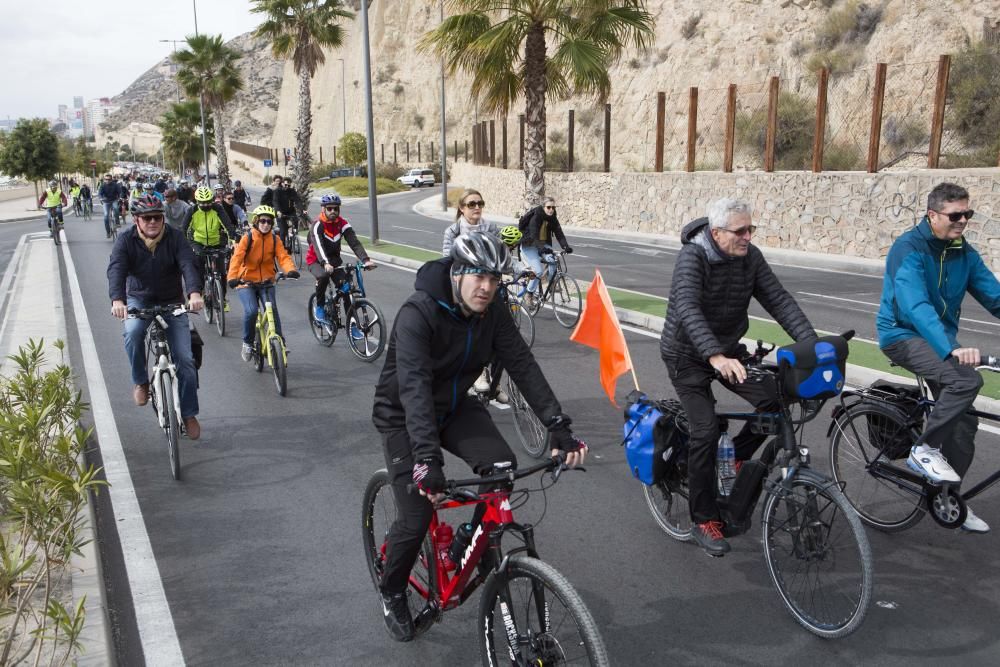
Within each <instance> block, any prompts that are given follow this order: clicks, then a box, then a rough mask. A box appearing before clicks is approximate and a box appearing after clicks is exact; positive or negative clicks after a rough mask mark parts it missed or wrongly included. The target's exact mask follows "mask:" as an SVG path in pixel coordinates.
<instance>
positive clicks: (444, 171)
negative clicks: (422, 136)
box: [441, 0, 458, 211]
mask: <svg viewBox="0 0 1000 667" xmlns="http://www.w3.org/2000/svg"><path fill="white" fill-rule="evenodd" d="M441 23H444V0H441ZM444 71H445V60H444V56H443V55H442V56H441V210H442V211H447V210H448V137H447V136H445V133H446V128H445V109H447V107H446V106H445V105H444ZM455 157H456V158H457V157H458V156H457V155H456V156H455Z"/></svg>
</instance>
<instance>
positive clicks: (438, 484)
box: [413, 459, 445, 495]
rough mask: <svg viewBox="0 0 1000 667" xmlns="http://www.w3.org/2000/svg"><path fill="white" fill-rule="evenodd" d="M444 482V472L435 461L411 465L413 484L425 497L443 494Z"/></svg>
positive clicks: (424, 461) (429, 460)
mask: <svg viewBox="0 0 1000 667" xmlns="http://www.w3.org/2000/svg"><path fill="white" fill-rule="evenodd" d="M444 482H445V479H444V470H442V469H441V463H440V462H439V461H438V460H437V459H424V460H422V461H417V462H416V463H414V464H413V483H414V484H416V485H417V488H418V489H420V490H421V491H423V492H424V493H426V494H427V495H432V494H435V493H441V492H443V491H444Z"/></svg>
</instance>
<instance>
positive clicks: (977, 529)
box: [962, 506, 990, 533]
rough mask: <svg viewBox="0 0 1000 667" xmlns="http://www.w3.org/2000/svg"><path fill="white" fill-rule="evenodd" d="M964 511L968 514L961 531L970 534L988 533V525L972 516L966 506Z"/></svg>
mask: <svg viewBox="0 0 1000 667" xmlns="http://www.w3.org/2000/svg"><path fill="white" fill-rule="evenodd" d="M965 509H966V510H967V511H968V514H967V515H966V516H965V523H963V524H962V530H965V531H968V532H970V533H988V532H990V525H989V524H988V523H986V522H985V521H983V520H982V519H980V518H979V517H978V516H976V515H975V514H973V513H972V508H971V507H968V506H967V507H966V508H965Z"/></svg>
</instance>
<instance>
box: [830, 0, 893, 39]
mask: <svg viewBox="0 0 1000 667" xmlns="http://www.w3.org/2000/svg"><path fill="white" fill-rule="evenodd" d="M881 20H882V6H881V5H876V6H872V5H869V4H867V3H864V2H857V0H851V1H850V2H848V3H846V4H845V5H844V6H843V7H841V8H840V9H837V10H834V11H832V12H829V13H828V14H827V15H826V18H825V19H824V20H823V23H821V24H820V26H819V28H817V29H816V44H817V47H818V48H820V49H832V48H834V47H836V46H839V45H840V44H854V45H857V46H864V45H865V44H867V43H868V40H869V39H871V36H872V33H874V32H875V29H876V28H877V27H878V24H879V22H880V21H881Z"/></svg>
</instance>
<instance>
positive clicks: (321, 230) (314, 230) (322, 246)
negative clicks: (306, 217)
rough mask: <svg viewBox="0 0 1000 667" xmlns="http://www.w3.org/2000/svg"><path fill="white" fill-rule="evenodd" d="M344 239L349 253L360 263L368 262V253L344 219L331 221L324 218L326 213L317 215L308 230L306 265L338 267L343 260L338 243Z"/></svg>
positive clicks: (338, 218)
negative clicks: (348, 247) (318, 264)
mask: <svg viewBox="0 0 1000 667" xmlns="http://www.w3.org/2000/svg"><path fill="white" fill-rule="evenodd" d="M341 239H345V240H346V241H347V245H349V246H350V247H351V251H352V252H354V254H355V255H357V256H358V259H360V260H361V261H362V262H366V261H368V253H366V252H365V248H364V246H363V245H361V241H359V240H358V236H357V234H355V233H354V228H352V227H351V223H349V222H348V221H347V220H345V219H344V218H342V217H340V216H339V215H338V216H337V217H336V218H334V219H333V220H331V219H330V218H327V217H326V211H323V212H321V213H320V214H319V217H318V218H316V219H315V220H313V223H312V226H311V227H310V228H309V252H307V253H306V264H308V265H312V264H316V263H317V262H319V263H320V264H331V265H333V266H340V265H341V264H342V263H343V260H341V259H340V241H341Z"/></svg>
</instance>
